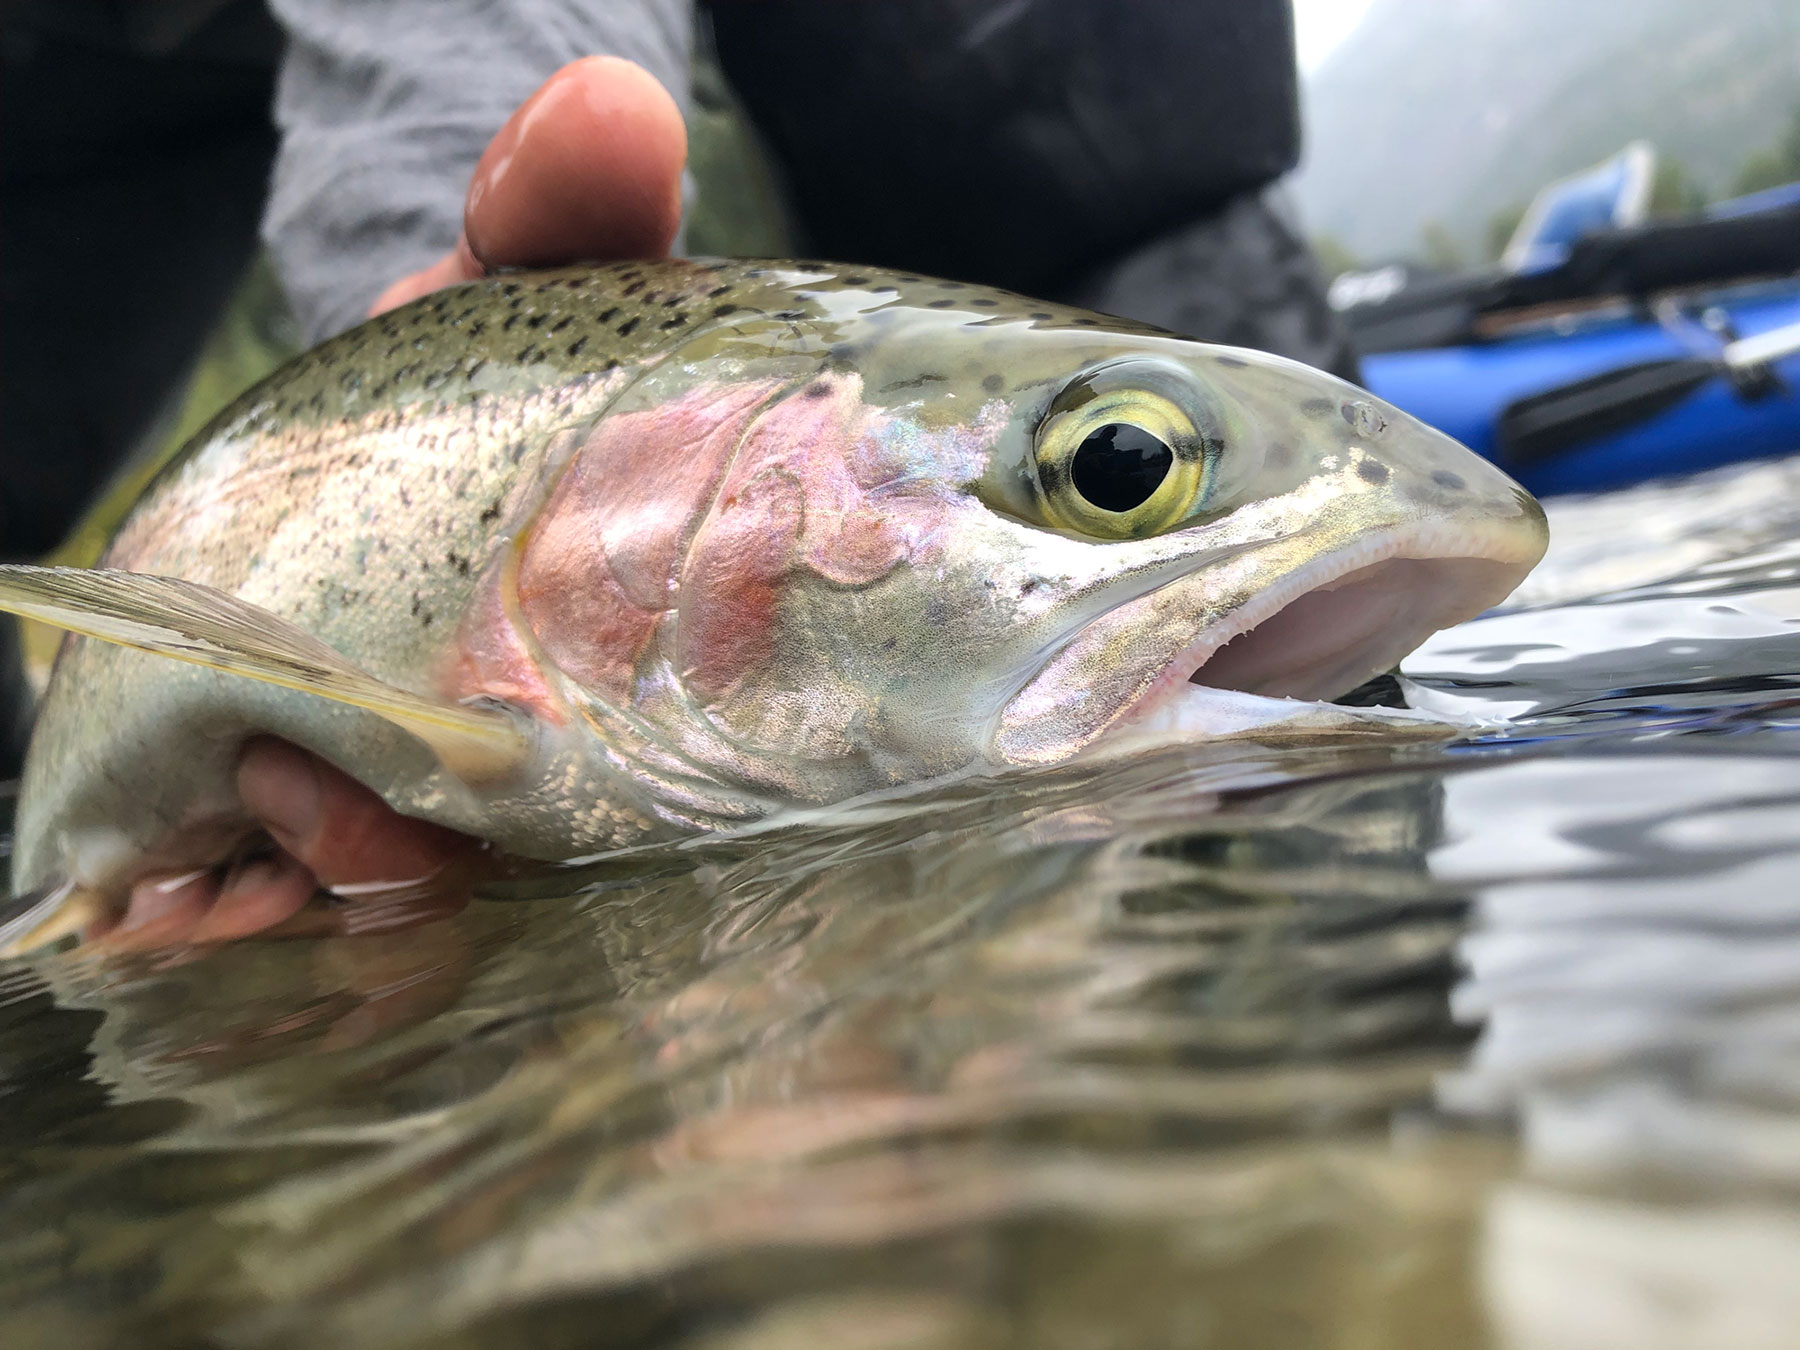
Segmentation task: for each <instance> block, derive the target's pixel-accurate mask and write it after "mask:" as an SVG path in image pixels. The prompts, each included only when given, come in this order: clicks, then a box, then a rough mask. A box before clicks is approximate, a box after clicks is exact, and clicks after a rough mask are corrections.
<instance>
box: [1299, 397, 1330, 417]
mask: <svg viewBox="0 0 1800 1350" xmlns="http://www.w3.org/2000/svg"><path fill="white" fill-rule="evenodd" d="M1336 408H1337V404H1335V403H1333V402H1332V401H1331V400H1330V399H1328V398H1306V399H1301V400H1300V411H1301V412H1303V413H1305V414H1306V415H1307V416H1308V417H1326V416H1329V415H1330V414H1331V413H1332V412H1334V411H1335V410H1336Z"/></svg>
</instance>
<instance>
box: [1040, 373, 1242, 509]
mask: <svg viewBox="0 0 1800 1350" xmlns="http://www.w3.org/2000/svg"><path fill="white" fill-rule="evenodd" d="M1108 427H1116V428H1119V429H1120V430H1121V431H1122V430H1124V429H1126V428H1136V429H1137V430H1139V431H1142V432H1146V433H1148V434H1149V435H1150V436H1151V437H1154V438H1155V440H1156V441H1159V442H1161V444H1162V446H1163V447H1164V448H1165V449H1166V450H1167V451H1168V460H1167V469H1166V471H1165V472H1164V474H1163V477H1162V481H1161V482H1160V483H1157V484H1156V485H1155V487H1154V490H1151V491H1149V492H1148V495H1147V496H1145V497H1143V499H1142V500H1141V501H1138V502H1137V503H1136V504H1135V505H1131V506H1129V507H1128V508H1126V509H1124V510H1109V509H1107V507H1106V506H1103V505H1100V504H1098V503H1096V502H1095V501H1092V500H1090V499H1089V497H1088V496H1087V495H1084V493H1083V492H1082V490H1081V485H1082V484H1083V483H1084V482H1085V483H1087V484H1089V485H1090V486H1091V485H1092V484H1094V483H1096V482H1100V483H1104V482H1105V481H1106V477H1107V475H1108V474H1109V473H1115V472H1117V473H1132V474H1136V475H1138V477H1137V478H1136V479H1135V480H1134V481H1135V483H1136V484H1137V485H1138V486H1140V487H1143V488H1148V486H1149V484H1148V482H1147V481H1145V480H1144V478H1143V477H1142V475H1143V473H1144V470H1143V468H1142V467H1141V465H1140V464H1137V463H1130V462H1129V460H1128V458H1127V457H1122V456H1121V457H1117V458H1118V463H1117V464H1116V465H1115V464H1114V463H1111V462H1109V459H1108V449H1109V447H1110V446H1111V444H1112V443H1113V441H1114V440H1116V439H1118V438H1119V432H1114V433H1113V435H1112V436H1107V435H1105V434H1104V433H1105V432H1106V430H1107V428H1108ZM1131 439H1132V440H1133V441H1135V442H1138V443H1141V440H1142V438H1141V437H1135V436H1134V437H1131ZM1090 440H1092V442H1093V443H1092V444H1090ZM1084 447H1085V449H1084ZM1035 454H1036V457H1037V470H1038V483H1039V484H1040V485H1041V487H1042V489H1043V499H1044V509H1045V514H1046V515H1048V516H1049V518H1050V523H1051V524H1053V525H1057V526H1060V527H1061V528H1063V529H1067V530H1075V531H1078V532H1079V533H1081V534H1086V535H1092V536H1094V537H1096V538H1100V539H1143V538H1146V537H1147V536H1149V535H1153V534H1159V533H1161V532H1162V531H1164V530H1166V529H1168V528H1169V527H1170V526H1172V525H1174V524H1175V523H1176V522H1178V521H1180V520H1182V519H1183V518H1184V517H1186V516H1187V515H1188V514H1189V513H1190V512H1191V511H1192V509H1193V506H1194V504H1195V502H1197V501H1198V500H1199V499H1200V497H1201V495H1202V494H1203V492H1204V491H1205V489H1206V486H1207V480H1208V479H1209V478H1210V476H1211V475H1210V473H1209V470H1208V464H1209V460H1208V457H1207V455H1206V454H1205V441H1204V439H1203V438H1202V437H1201V435H1200V433H1199V431H1198V430H1197V429H1196V428H1195V426H1194V423H1193V420H1192V419H1191V418H1190V417H1189V416H1188V415H1187V414H1186V413H1185V412H1183V411H1182V410H1181V409H1180V407H1178V406H1177V405H1176V404H1175V403H1173V402H1171V401H1170V400H1169V399H1167V398H1164V397H1163V396H1162V395H1161V394H1155V393H1152V392H1150V391H1149V390H1147V389H1132V388H1125V389H1110V390H1106V391H1104V392H1095V393H1093V395H1092V396H1091V397H1088V398H1085V399H1084V400H1083V401H1081V402H1080V403H1078V404H1076V405H1075V406H1073V407H1069V408H1066V409H1063V410H1061V411H1058V410H1057V409H1055V408H1052V410H1051V413H1050V416H1048V417H1046V418H1045V419H1044V421H1043V423H1042V424H1041V425H1040V426H1039V427H1038V431H1037V438H1036V446H1035ZM1084 457H1085V462H1084ZM1095 495H1101V494H1098V493H1096V494H1095ZM1125 495H1126V496H1127V497H1130V496H1133V495H1135V493H1134V492H1133V491H1132V489H1131V487H1130V486H1129V485H1128V486H1127V487H1126V489H1125Z"/></svg>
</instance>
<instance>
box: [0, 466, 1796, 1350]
mask: <svg viewBox="0 0 1800 1350" xmlns="http://www.w3.org/2000/svg"><path fill="white" fill-rule="evenodd" d="M1551 518H1552V528H1553V530H1554V532H1555V541H1556V542H1555V543H1554V545H1553V549H1552V555H1551V557H1550V559H1549V560H1548V561H1547V562H1546V564H1545V565H1544V567H1543V568H1542V569H1540V571H1539V572H1538V574H1537V575H1536V576H1534V578H1533V579H1532V580H1531V581H1530V582H1528V583H1527V585H1526V587H1525V588H1524V590H1523V591H1521V593H1520V595H1519V596H1518V597H1517V598H1516V603H1515V608H1513V609H1512V610H1510V611H1508V612H1505V613H1501V614H1498V615H1494V616H1490V617H1488V618H1484V619H1482V620H1479V621H1477V622H1474V623H1470V624H1467V625H1464V626H1463V627H1461V628H1459V629H1456V630H1453V631H1451V632H1449V633H1445V634H1441V635H1439V637H1438V638H1436V639H1434V640H1433V641H1432V642H1431V643H1430V644H1429V645H1428V646H1427V647H1426V648H1425V649H1424V650H1422V651H1421V652H1419V653H1417V654H1416V655H1415V656H1414V657H1412V658H1410V659H1409V660H1408V662H1407V664H1406V666H1405V671H1404V673H1405V690H1406V693H1407V696H1408V698H1409V700H1410V701H1411V702H1412V703H1413V704H1415V706H1420V707H1423V708H1427V709H1434V710H1438V711H1441V712H1447V713H1454V714H1455V715H1456V716H1458V717H1459V718H1464V719H1471V720H1472V721H1473V722H1474V724H1475V726H1474V730H1472V731H1471V733H1470V734H1469V735H1468V736H1466V737H1465V738H1463V739H1462V740H1459V741H1456V742H1454V743H1451V744H1447V745H1445V744H1436V743H1420V742H1418V741H1410V742H1402V741H1392V742H1390V741H1387V740H1384V739H1381V738H1379V737H1377V738H1364V739H1361V740H1355V741H1349V740H1341V741H1337V742H1320V743H1314V744H1308V745H1287V746H1284V747H1273V748H1268V747H1259V746H1256V745H1249V744H1232V745H1225V746H1214V747H1210V748H1206V747H1201V748H1194V749H1189V750H1183V751H1179V752H1177V751H1164V752H1158V753H1155V754H1146V755H1140V756H1137V757H1133V758H1131V759H1129V760H1121V761H1117V762H1113V763H1110V764H1104V765H1097V766H1091V767H1088V768H1083V769H1073V770H1063V771H1059V772H1055V773H1044V774H1037V775H1027V776H1020V777H1016V778H1011V779H1006V780H1002V781H998V782H980V783H963V784H959V785H956V786H954V787H940V788H938V789H936V790H934V791H929V792H921V793H917V794H914V795H912V796H910V797H906V798H903V799H898V800H895V801H891V802H887V803H882V804H880V805H879V806H871V807H868V808H866V809H864V810H862V811H860V812H858V813H856V814H854V815H853V816H850V817H847V818H841V819H837V820H835V821H832V822H828V823H819V824H814V825H809V826H807V827H805V828H796V829H790V830H786V831H782V832H777V833H775V834H773V835H769V836H765V837H763V838H760V839H757V840H754V841H738V842H735V843H729V844H726V843H714V844H711V845H707V846H702V847H697V848H689V849H685V850H673V851H671V852H669V853H668V854H666V855H662V856H660V857H656V858H653V859H651V860H650V861H649V862H648V863H646V864H644V865H643V866H642V867H641V868H640V869H639V870H637V871H636V872H635V873H632V874H613V875H587V876H584V877H581V878H579V879H578V880H572V881H571V882H570V883H569V884H568V885H567V886H566V887H565V888H564V889H565V890H572V891H574V892H575V893H574V894H565V895H559V896H550V897H541V898H537V899H530V900H514V901H510V902H505V903H501V902H481V903H477V904H476V905H475V906H473V907H472V908H471V909H470V910H468V911H467V912H465V913H464V914H462V915H461V916H459V917H458V918H456V919H455V920H452V921H447V922H442V923H439V924H436V925H434V926H429V927H424V928H418V929H414V930H411V931H408V932H403V933H397V934H390V935H385V936H379V935H378V936H364V937H356V938H339V939H331V940H322V941H288V942H266V943H243V944H239V945H235V946H230V947H226V948H222V949H218V950H212V951H206V952H189V953H179V954H175V955H169V956H162V957H158V958H143V959H137V960H131V961H123V960H112V961H109V962H105V963H100V962H95V961H92V960H88V959H84V958H82V957H81V956H79V955H60V956H55V957H49V958H42V959H39V960H36V961H34V962H31V963H12V964H9V965H0V1345H4V1346H7V1347H23V1346H38V1345H44V1346H54V1347H58V1350H74V1348H75V1347H85V1346H121V1347H123V1346H132V1347H154V1346H182V1347H186V1346H213V1345H217V1346H250V1347H262V1346H274V1347H286V1346H294V1347H299V1346H332V1347H334V1348H337V1347H341V1348H342V1350H353V1348H356V1347H365V1346H367V1347H375V1346H381V1347H390V1346H434V1347H436V1346H444V1347H451V1346H455V1347H463V1346H468V1347H474V1346H482V1347H489V1346H500V1347H510V1346H520V1347H524V1346H531V1347H550V1346H680V1347H694V1348H695V1350H699V1348H701V1347H704V1348H705V1350H725V1348H726V1347H730V1348H731V1350H764V1348H765V1347H814V1346H831V1347H849V1348H851V1350H877V1348H879V1350H901V1348H902V1347H904V1348H907V1350H911V1348H913V1347H919V1348H921V1350H922V1348H923V1347H946V1348H947V1347H990V1346H993V1347H1021V1348H1024V1347H1049V1348H1051V1350H1061V1348H1062V1347H1069V1348H1070V1350H1074V1348H1075V1347H1139V1346H1141V1347H1160V1346H1221V1347H1232V1348H1233V1350H1238V1348H1240V1347H1271V1348H1274V1347H1281V1348H1284V1350H1285V1348H1287V1347H1333V1348H1340V1347H1341V1348H1342V1350H1364V1348H1367V1350H1386V1348H1388V1347H1393V1348H1395V1350H1408V1348H1411V1347H1420V1348H1423V1347H1451V1346H1454V1347H1479V1346H1492V1347H1501V1348H1505V1350H1564V1348H1565V1347H1567V1348H1568V1350H1574V1347H1582V1348H1583V1350H1611V1348H1612V1347H1619V1348H1620V1350H1623V1348H1624V1347H1632V1350H1660V1348H1661V1347H1677V1346H1679V1347H1683V1348H1684V1350H1687V1348H1689V1347H1702V1348H1708V1350H1710V1348H1711V1347H1719V1348H1720V1350H1727V1348H1729V1350H1747V1348H1750V1347H1777V1346H1791V1345H1793V1344H1794V1343H1795V1339H1796V1337H1797V1336H1800V1332H1797V1331H1796V1328H1800V1280H1797V1279H1795V1278H1794V1277H1793V1271H1794V1270H1795V1269H1796V1268H1797V1267H1800V462H1796V463H1795V464H1786V463H1776V464H1762V465H1753V466H1749V467H1744V468H1739V469H1734V470H1729V471H1725V472H1722V473H1719V474H1715V475H1712V476H1710V477H1707V478H1703V479H1699V480H1693V481H1688V482H1684V483H1679V484H1672V485H1661V486H1651V487H1645V488H1640V489H1636V490H1633V491H1631V492H1627V493H1621V494H1614V495H1612V496H1610V497H1606V498H1595V499H1590V500H1576V499H1570V500H1565V501H1562V502H1558V503H1553V504H1552V507H1551Z"/></svg>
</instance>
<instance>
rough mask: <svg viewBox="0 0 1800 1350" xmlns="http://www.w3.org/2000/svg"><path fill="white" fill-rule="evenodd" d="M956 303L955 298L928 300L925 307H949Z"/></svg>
mask: <svg viewBox="0 0 1800 1350" xmlns="http://www.w3.org/2000/svg"><path fill="white" fill-rule="evenodd" d="M955 303H956V301H954V300H927V301H926V302H925V308H926V309H949V308H950V306H952V305H954V304H955Z"/></svg>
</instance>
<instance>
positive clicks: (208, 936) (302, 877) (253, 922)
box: [187, 852, 318, 942]
mask: <svg viewBox="0 0 1800 1350" xmlns="http://www.w3.org/2000/svg"><path fill="white" fill-rule="evenodd" d="M317 889H318V883H317V881H316V880H315V879H314V877H313V874H312V872H311V871H310V870H309V869H308V868H307V867H305V866H304V865H303V864H302V863H301V862H300V861H299V859H297V858H295V857H293V856H292V855H291V854H288V853H282V852H278V853H277V854H276V855H275V856H274V857H272V858H257V859H253V860H251V861H249V862H245V863H240V864H239V865H238V866H237V867H235V868H233V869H232V871H231V873H230V875H229V876H227V877H226V878H225V884H224V886H223V887H221V888H220V891H219V898H218V899H217V900H215V901H214V902H213V904H212V908H211V909H209V910H208V911H207V912H206V914H205V915H204V916H203V917H202V918H201V920H200V922H199V923H197V924H195V925H194V930H193V932H192V933H190V934H189V935H188V938H187V940H188V941H189V942H227V941H229V940H231V939H232V938H242V937H249V936H251V935H252V934H255V933H261V932H264V931H266V930H268V929H271V928H274V927H275V926H276V925H277V924H280V923H284V922H285V921H287V920H288V919H290V918H292V917H293V916H294V915H295V914H297V913H299V912H300V910H301V909H302V908H304V907H305V905H306V902H307V901H308V900H310V899H312V897H313V893H314V891H316V890H317Z"/></svg>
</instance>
